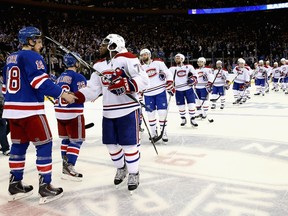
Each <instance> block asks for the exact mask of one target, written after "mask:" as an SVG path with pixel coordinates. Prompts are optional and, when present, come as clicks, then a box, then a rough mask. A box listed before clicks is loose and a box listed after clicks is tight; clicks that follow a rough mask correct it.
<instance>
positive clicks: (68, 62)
mask: <svg viewBox="0 0 288 216" xmlns="http://www.w3.org/2000/svg"><path fill="white" fill-rule="evenodd" d="M74 54H75V55H77V56H79V57H80V55H79V54H78V53H74ZM77 62H78V61H77V59H76V58H74V57H73V56H72V55H71V54H65V55H64V57H63V63H64V65H65V66H66V67H74V66H75V65H76V63H77Z"/></svg>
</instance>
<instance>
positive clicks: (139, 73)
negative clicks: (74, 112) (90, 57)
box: [79, 52, 149, 118]
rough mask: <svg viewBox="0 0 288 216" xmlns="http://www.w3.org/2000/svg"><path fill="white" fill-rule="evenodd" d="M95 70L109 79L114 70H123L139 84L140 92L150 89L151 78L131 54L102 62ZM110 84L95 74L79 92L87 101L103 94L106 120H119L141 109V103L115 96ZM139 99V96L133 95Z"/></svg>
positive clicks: (125, 53)
mask: <svg viewBox="0 0 288 216" xmlns="http://www.w3.org/2000/svg"><path fill="white" fill-rule="evenodd" d="M93 68H94V69H96V70H97V71H99V72H100V73H102V74H103V75H104V76H105V77H107V78H108V79H109V78H111V76H112V74H113V70H115V69H116V68H121V69H123V70H125V72H126V74H127V76H128V77H130V78H131V79H133V80H134V81H135V82H136V83H137V87H138V91H143V90H144V89H147V88H148V87H149V78H148V75H147V74H146V72H145V71H144V70H143V69H142V67H141V64H140V62H139V60H138V58H137V57H136V56H135V55H133V54H132V53H129V52H124V53H118V54H117V55H116V56H115V57H114V58H112V59H111V61H110V62H108V61H107V60H104V59H103V60H101V61H99V62H97V63H96V64H94V66H93ZM108 85H109V82H108V81H107V80H105V79H104V78H103V77H101V78H100V77H99V76H98V75H97V74H96V73H95V72H94V73H93V74H92V76H91V79H90V80H89V81H88V82H87V87H85V88H82V89H80V90H79V91H80V92H81V93H82V94H83V95H84V96H85V101H92V100H95V99H96V98H97V97H98V96H99V95H100V94H101V93H102V94H103V116H104V117H106V118H119V117H122V116H125V115H127V114H129V113H131V112H133V111H134V110H137V109H139V108H140V105H139V103H137V102H135V101H133V100H132V99H130V98H129V97H128V96H127V95H115V94H113V93H111V92H110V91H109V90H108ZM131 95H133V97H135V98H136V99H138V94H137V93H133V94H131Z"/></svg>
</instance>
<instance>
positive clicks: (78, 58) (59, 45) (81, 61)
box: [45, 36, 152, 112]
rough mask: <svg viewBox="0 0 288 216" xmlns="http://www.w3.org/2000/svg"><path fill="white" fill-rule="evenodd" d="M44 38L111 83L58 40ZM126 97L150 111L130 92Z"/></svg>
mask: <svg viewBox="0 0 288 216" xmlns="http://www.w3.org/2000/svg"><path fill="white" fill-rule="evenodd" d="M45 38H47V39H48V40H50V41H51V42H53V43H55V44H56V45H57V46H58V47H59V48H60V49H61V50H62V51H64V52H65V53H67V54H70V55H72V56H73V57H74V58H75V59H76V60H77V61H79V62H80V64H82V65H83V66H85V67H86V68H87V69H90V70H92V71H93V72H95V73H96V74H97V75H98V76H99V77H103V79H105V81H107V82H109V83H111V80H109V79H108V78H107V77H106V76H104V75H103V74H102V73H100V72H99V71H97V70H95V68H93V67H92V66H91V65H90V64H88V63H87V62H85V61H84V60H83V59H82V58H80V57H79V56H77V55H76V54H75V53H73V52H71V51H70V50H69V49H67V48H66V47H65V46H64V45H62V44H61V43H59V42H58V41H55V40H54V39H52V38H50V37H47V36H45ZM126 95H127V97H129V98H130V99H132V100H133V101H134V102H136V103H138V104H140V105H141V106H142V107H145V108H146V109H148V110H149V111H150V112H152V110H151V109H150V108H149V107H147V106H146V105H145V104H143V103H142V102H140V101H138V100H137V99H136V98H135V97H134V96H133V95H131V94H126Z"/></svg>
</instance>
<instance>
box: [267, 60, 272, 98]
mask: <svg viewBox="0 0 288 216" xmlns="http://www.w3.org/2000/svg"><path fill="white" fill-rule="evenodd" d="M265 68H266V69H267V79H266V81H265V92H266V93H268V92H269V81H270V79H271V72H272V68H273V67H271V66H270V61H266V62H265Z"/></svg>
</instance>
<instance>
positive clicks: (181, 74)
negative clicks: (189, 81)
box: [177, 70, 186, 77]
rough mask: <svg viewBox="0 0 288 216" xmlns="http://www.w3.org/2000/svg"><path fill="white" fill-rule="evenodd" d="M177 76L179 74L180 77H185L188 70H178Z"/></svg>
mask: <svg viewBox="0 0 288 216" xmlns="http://www.w3.org/2000/svg"><path fill="white" fill-rule="evenodd" d="M177 76H178V77H184V76H186V70H179V71H177Z"/></svg>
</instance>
